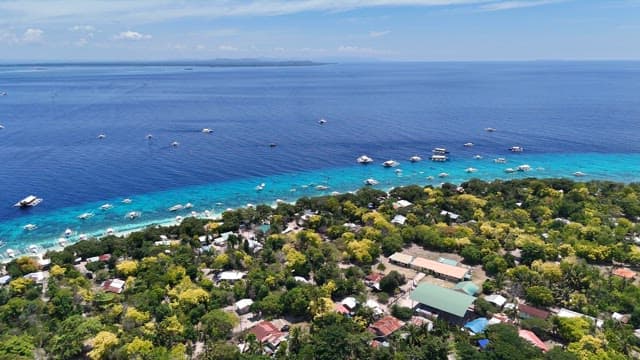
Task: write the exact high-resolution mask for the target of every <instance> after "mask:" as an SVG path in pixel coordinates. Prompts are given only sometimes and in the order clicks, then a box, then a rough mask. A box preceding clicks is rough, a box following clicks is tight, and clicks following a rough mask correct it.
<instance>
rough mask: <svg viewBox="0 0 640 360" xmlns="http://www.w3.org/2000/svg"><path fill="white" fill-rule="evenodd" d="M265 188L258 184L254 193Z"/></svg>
mask: <svg viewBox="0 0 640 360" xmlns="http://www.w3.org/2000/svg"><path fill="white" fill-rule="evenodd" d="M265 186H267V184H265V183H260V185H258V186H256V191H262V190H264V187H265Z"/></svg>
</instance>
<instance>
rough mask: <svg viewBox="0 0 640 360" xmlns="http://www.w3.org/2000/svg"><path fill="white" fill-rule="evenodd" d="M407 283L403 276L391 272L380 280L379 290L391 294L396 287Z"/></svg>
mask: <svg viewBox="0 0 640 360" xmlns="http://www.w3.org/2000/svg"><path fill="white" fill-rule="evenodd" d="M406 282H407V280H406V279H405V277H404V275H402V274H400V273H399V272H397V271H395V270H392V271H390V272H389V273H388V274H387V275H385V276H384V277H383V278H382V279H381V280H380V290H382V291H384V292H386V293H387V294H393V293H394V292H395V291H396V289H398V287H400V286H401V285H404V284H405V283H406Z"/></svg>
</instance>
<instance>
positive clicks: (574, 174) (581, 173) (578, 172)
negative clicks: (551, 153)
mask: <svg viewBox="0 0 640 360" xmlns="http://www.w3.org/2000/svg"><path fill="white" fill-rule="evenodd" d="M585 175H587V174H585V173H583V172H582V171H576V172H574V173H573V176H576V177H582V176H585Z"/></svg>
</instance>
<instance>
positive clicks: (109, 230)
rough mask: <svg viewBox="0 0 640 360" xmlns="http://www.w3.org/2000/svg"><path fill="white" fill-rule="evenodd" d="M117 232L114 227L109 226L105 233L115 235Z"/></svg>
mask: <svg viewBox="0 0 640 360" xmlns="http://www.w3.org/2000/svg"><path fill="white" fill-rule="evenodd" d="M115 233H116V232H115V230H113V228H108V229H107V231H106V232H105V234H107V235H113V234H115Z"/></svg>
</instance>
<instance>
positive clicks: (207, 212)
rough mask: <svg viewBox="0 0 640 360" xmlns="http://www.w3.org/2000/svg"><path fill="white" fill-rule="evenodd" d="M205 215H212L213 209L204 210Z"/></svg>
mask: <svg viewBox="0 0 640 360" xmlns="http://www.w3.org/2000/svg"><path fill="white" fill-rule="evenodd" d="M276 201H277V200H276ZM204 216H206V217H210V216H211V211H209V210H205V211H204Z"/></svg>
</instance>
